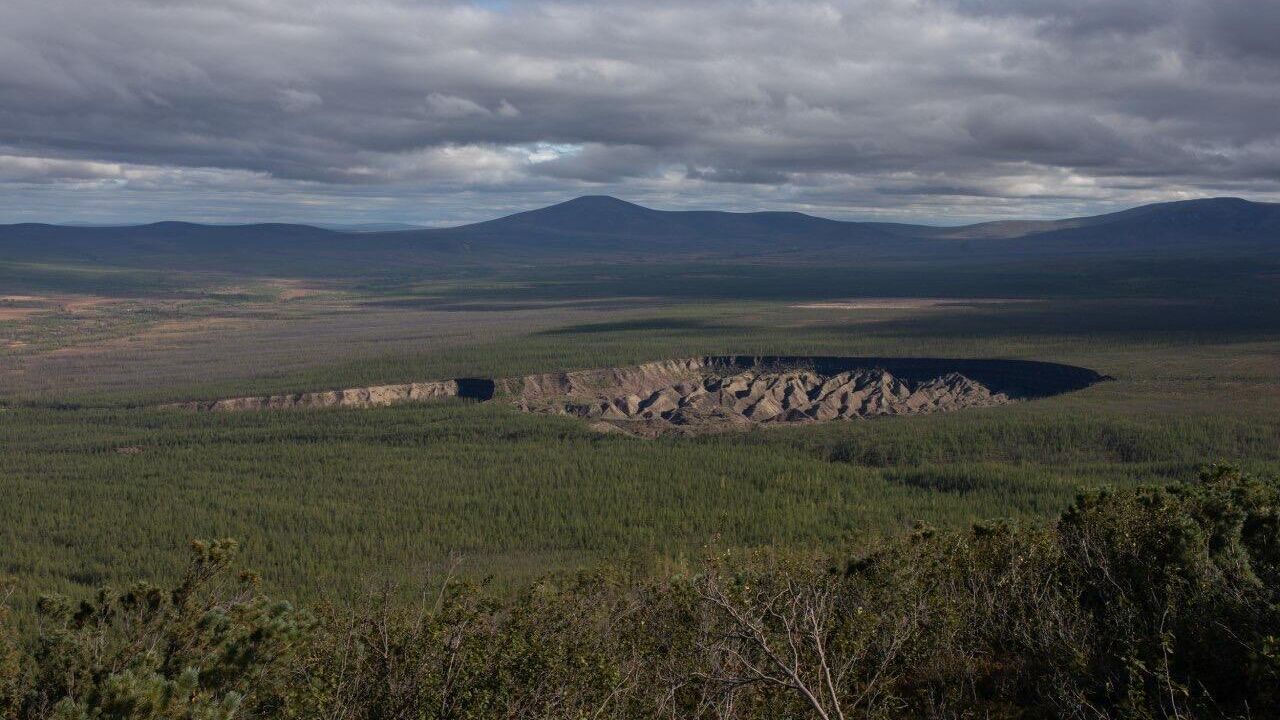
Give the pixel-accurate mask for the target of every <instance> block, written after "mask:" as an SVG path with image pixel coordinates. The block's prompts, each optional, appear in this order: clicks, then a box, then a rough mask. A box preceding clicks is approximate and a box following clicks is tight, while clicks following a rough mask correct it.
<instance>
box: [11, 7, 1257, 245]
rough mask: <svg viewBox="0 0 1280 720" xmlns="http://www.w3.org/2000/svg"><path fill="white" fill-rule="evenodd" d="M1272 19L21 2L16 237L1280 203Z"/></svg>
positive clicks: (1232, 14) (952, 217)
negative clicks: (604, 210) (580, 206)
mask: <svg viewBox="0 0 1280 720" xmlns="http://www.w3.org/2000/svg"><path fill="white" fill-rule="evenodd" d="M1277 37H1280V2H1277V1H1276V0H1057V1H1054V0H847V1H846V0H833V1H832V2H784V1H780V0H779V1H774V0H758V1H752V0H739V1H737V2H720V1H718V0H698V1H697V2H693V1H691V0H679V1H676V2H667V1H666V0H656V1H655V0H649V1H647V2H620V1H613V0H591V1H589V2H588V1H584V2H574V1H569V2H558V1H557V2H543V1H541V0H506V1H501V0H493V1H489V2H430V1H424V0H307V1H304V0H4V2H3V3H0V222H19V221H31V220H39V221H56V222H62V221H78V222H79V221H101V222H129V221H150V220H157V219H163V218H181V219H192V220H208V221H256V220H280V221H312V222H390V221H395V222H411V223H421V224H448V223H456V222H463V221H470V220H476V219H485V218H489V217H493V216H495V215H500V214H503V213H506V212H510V211H515V210H521V209H527V208H531V207H537V206H540V205H545V204H549V203H552V202H557V201H560V200H564V199H568V198H571V197H574V196H577V195H583V194H611V195H616V196H619V197H622V198H625V199H628V200H633V201H635V202H640V203H642V204H646V205H650V206H654V207H661V208H686V207H699V208H722V209H735V210H755V209H796V210H803V211H807V212H812V213H814V214H819V215H826V216H831V217H841V218H855V219H859V218H865V219H895V220H910V221H926V222H936V223H957V222H962V221H967V220H973V219H987V218H997V217H1009V216H1018V217H1049V216H1065V215H1072V214H1081V213H1086V212H1095V211H1105V210H1110V209H1114V208H1118V207H1123V206H1129V205H1135V204H1140V203H1144V202H1149V201H1154V200H1165V199H1179V198H1187V197H1198V196H1206V195H1238V196H1244V197H1249V198H1252V199H1258V200H1280V41H1278V40H1277Z"/></svg>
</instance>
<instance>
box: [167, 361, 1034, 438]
mask: <svg viewBox="0 0 1280 720" xmlns="http://www.w3.org/2000/svg"><path fill="white" fill-rule="evenodd" d="M444 397H469V398H473V399H477V400H481V401H485V400H498V401H503V402H509V403H511V404H512V405H514V406H516V407H518V408H520V409H521V410H523V411H525V412H531V413H539V414H553V415H569V416H574V417H580V418H583V419H586V420H590V421H593V423H592V427H593V428H595V429H597V430H600V431H602V432H613V431H618V430H621V431H624V432H629V433H635V434H640V435H646V436H649V435H658V434H663V433H668V432H679V433H690V432H709V431H717V430H724V429H732V428H746V427H751V426H754V425H760V424H777V423H806V422H824V421H829V420H840V419H854V418H865V417H873V416H883V415H918V414H924V413H931V412H944V411H952V410H959V409H961V408H966V407H987V406H993V405H1002V404H1005V403H1008V402H1010V401H1011V398H1010V396H1009V395H1007V394H1005V393H1002V392H996V391H993V390H992V389H990V388H989V387H987V386H986V385H984V384H982V383H980V382H977V381H975V380H972V379H970V378H968V377H966V376H965V375H963V374H961V373H959V372H946V373H942V374H939V375H937V376H935V377H931V378H926V379H904V378H901V377H898V376H896V375H894V374H893V373H891V372H889V371H888V370H886V369H884V368H882V367H858V368H852V369H848V370H844V371H841V372H829V373H824V372H820V371H818V370H816V369H814V368H813V367H808V366H806V364H805V363H804V362H803V361H802V360H796V361H794V362H789V363H776V362H773V363H770V362H764V363H753V364H750V365H748V366H746V367H743V365H742V364H739V363H736V362H734V361H727V360H725V359H718V358H709V357H704V358H683V359H677V360H663V361H658V362H652V363H646V364H643V365H637V366H633V367H625V368H604V369H597V370H583V371H576V372H567V373H544V374H536V375H526V376H522V377H514V378H503V379H499V380H494V381H489V380H475V379H473V380H444V381H436V382H421V383H407V384H401V385H379V386H373V387H365V388H350V389H345V390H330V391H324V392H310V393H294V394H285V395H270V396H260V397H241V398H228V399H222V400H205V401H191V402H185V403H177V404H175V405H170V406H168V407H177V408H183V409H187V410H199V411H237V410H283V409H291V408H327V407H353V408H365V407H377V406H384V405H392V404H396V403H403V402H419V401H425V400H432V399H436V398H444Z"/></svg>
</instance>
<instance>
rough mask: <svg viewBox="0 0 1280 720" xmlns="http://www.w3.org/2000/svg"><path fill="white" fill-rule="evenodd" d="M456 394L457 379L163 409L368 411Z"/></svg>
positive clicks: (197, 401)
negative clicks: (358, 409) (384, 406)
mask: <svg viewBox="0 0 1280 720" xmlns="http://www.w3.org/2000/svg"><path fill="white" fill-rule="evenodd" d="M457 395H458V382H457V381H456V380H441V381H436V382H420V383H405V384H403V385H374V386H372V387H363V388H347V389H345V390H325V391H321V392H308V393H292V394H286V395H260V396H257V397H238V398H226V399H223V400H193V401H190V402H185V403H174V404H173V405H168V406H166V407H175V408H183V409H186V410H205V411H215V412H218V411H235V410H288V409H294V408H328V407H352V408H367V407H379V406H383V405H394V404H396V403H403V402H421V401H424V400H434V399H437V398H443V397H456V396H457Z"/></svg>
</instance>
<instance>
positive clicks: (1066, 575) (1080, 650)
mask: <svg viewBox="0 0 1280 720" xmlns="http://www.w3.org/2000/svg"><path fill="white" fill-rule="evenodd" d="M690 474H691V476H696V473H694V472H691V473H690ZM1277 508H1280V483H1277V481H1276V480H1274V479H1257V478H1253V477H1249V476H1247V475H1242V474H1241V473H1239V472H1238V471H1236V470H1232V469H1230V468H1226V467H1222V466H1219V467H1216V468H1213V469H1211V470H1209V471H1207V472H1205V473H1204V474H1203V475H1202V476H1201V478H1200V479H1199V480H1198V481H1195V482H1192V483H1188V484H1180V485H1174V486H1171V487H1167V488H1143V489H1139V490H1134V491H1127V492H1095V493H1088V494H1085V495H1082V496H1080V497H1079V498H1078V499H1077V500H1076V501H1075V502H1074V504H1072V505H1071V506H1070V508H1069V509H1067V511H1066V512H1065V513H1064V514H1062V515H1061V517H1060V518H1059V519H1058V521H1057V522H1056V523H1054V524H1051V525H1048V526H1039V525H1030V526H1023V525H1017V524H1012V525H1011V524H980V525H976V526H974V527H972V528H971V529H968V530H959V531H951V532H945V531H944V532H939V531H936V530H932V529H929V528H919V529H917V530H916V531H915V532H913V533H911V534H909V535H905V536H902V537H897V538H894V539H891V540H887V541H885V542H881V543H876V544H873V545H871V546H870V547H864V548H862V549H860V550H857V551H854V552H848V551H844V552H833V553H829V554H825V553H822V554H815V553H808V554H790V553H777V552H771V553H759V554H752V555H747V556H744V555H742V554H739V553H735V552H730V551H726V550H723V549H715V548H713V549H711V550H709V551H708V552H707V553H706V555H705V556H704V558H703V559H702V560H700V561H699V562H698V563H696V564H693V565H692V566H691V568H690V569H689V570H688V571H687V572H676V573H669V574H664V575H661V576H654V575H651V574H641V575H636V574H635V573H633V572H629V571H627V570H625V569H620V568H615V569H602V570H599V571H596V572H593V573H587V574H582V575H579V576H577V577H575V578H568V579H560V580H555V579H548V580H543V581H540V582H536V583H533V584H530V585H528V586H526V587H524V588H523V589H522V590H521V591H520V592H518V593H516V594H514V595H501V596H495V595H494V594H492V593H491V592H490V591H488V590H487V589H486V588H485V587H484V586H477V585H475V584H472V583H469V582H465V581H459V580H457V579H455V578H453V577H451V576H450V575H449V574H448V573H447V572H442V573H439V574H437V576H436V577H435V578H434V580H433V581H432V582H427V583H420V584H419V585H417V586H416V589H417V590H418V591H420V592H421V595H420V600H419V601H418V602H416V603H411V604H403V603H399V602H396V601H395V600H393V599H392V596H391V595H389V594H388V593H387V592H386V591H374V592H372V593H370V594H369V595H367V596H365V597H364V598H363V599H361V600H360V601H359V602H357V603H356V604H355V605H354V607H353V608H352V609H344V608H338V607H334V606H331V605H325V604H321V605H318V606H314V607H313V608H312V609H310V610H301V609H298V608H296V607H295V606H293V605H291V604H289V603H285V602H280V601H273V600H271V599H270V598H269V596H267V595H266V594H264V593H263V591H262V589H261V588H260V586H259V585H258V583H257V580H256V577H255V576H253V575H244V574H242V575H241V576H240V577H239V578H238V579H236V578H235V577H233V572H234V563H233V555H234V551H235V545H234V543H231V542H230V541H219V542H214V543H196V544H195V546H194V550H195V558H194V561H193V563H192V565H191V566H190V568H189V569H188V571H187V572H186V573H185V575H184V576H183V577H182V578H181V579H180V580H179V581H178V582H177V583H176V585H175V586H174V589H172V590H168V589H165V588H163V587H160V586H156V585H153V584H148V583H143V584H137V585H132V586H130V587H128V588H127V589H125V590H123V591H121V590H112V589H104V590H102V591H101V592H99V593H98V594H97V595H96V596H95V597H94V598H92V599H90V600H86V601H84V602H81V603H75V602H73V601H70V600H68V599H66V598H63V597H59V596H45V597H44V598H43V599H42V600H41V603H40V609H39V616H40V624H39V629H38V632H37V633H36V634H35V637H34V638H32V639H30V640H29V641H24V639H23V638H22V637H20V636H19V634H18V633H17V632H16V631H15V630H14V629H12V628H11V627H3V629H0V633H3V634H0V712H3V713H4V717H6V718H13V719H14V720H29V719H32V718H50V717H52V718H91V717H92V718H178V717H183V718H227V719H230V718H233V717H239V718H279V717H298V718H302V717H308V718H309V717H331V718H343V719H345V718H389V717H420V718H545V717H563V718H587V717H595V718H638V717H680V718H721V719H747V718H778V717H796V718H798V717H813V718H822V719H824V720H829V719H831V718H853V717H865V718H939V717H957V718H958V717H986V718H1041V717H1073V718H1091V717H1123V718H1179V717H1196V718H1242V719H1243V718H1254V717H1271V716H1273V715H1274V714H1275V713H1276V712H1277V711H1280V693H1278V692H1277V689H1278V688H1280V641H1278V639H1277V638H1278V637H1280V572H1278V570H1277V569H1278V568H1280V512H1278V511H1277ZM0 620H3V618H0ZM3 630H8V632H7V633H4V632H3Z"/></svg>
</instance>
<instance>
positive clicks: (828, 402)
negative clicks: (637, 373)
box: [514, 367, 1010, 434]
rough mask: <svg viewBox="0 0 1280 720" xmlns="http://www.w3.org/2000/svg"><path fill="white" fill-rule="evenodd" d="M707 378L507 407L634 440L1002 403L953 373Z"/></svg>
mask: <svg viewBox="0 0 1280 720" xmlns="http://www.w3.org/2000/svg"><path fill="white" fill-rule="evenodd" d="M708 370H712V371H711V372H708ZM713 370H714V367H710V368H703V372H702V373H701V374H697V375H693V374H692V373H681V375H682V377H677V378H671V379H668V380H667V381H666V382H662V381H661V380H659V379H658V378H653V377H651V376H642V377H644V378H645V379H652V380H653V382H651V383H648V384H644V383H637V384H635V385H633V386H632V387H631V388H628V389H626V390H613V391H612V392H610V391H608V390H605V391H603V392H601V391H598V390H596V389H594V388H593V389H592V390H590V391H587V392H578V393H575V394H570V395H552V396H537V397H528V396H517V397H516V398H515V399H514V402H515V403H516V405H517V406H518V407H520V408H521V409H523V410H525V411H528V412H538V413H551V414H565V415H573V416H576V417H582V418H586V419H590V420H595V421H598V422H604V423H608V424H610V425H613V426H614V427H615V428H617V429H621V430H627V431H631V432H639V433H641V434H654V433H661V432H664V431H675V432H699V431H713V430H716V429H722V428H732V427H744V426H749V425H755V424H761V423H768V424H778V423H809V422H825V421H829V420H840V419H854V418H864V417H873V416H881V415H919V414H924V413H931V412H942V411H950V410H959V409H962V408H967V407H987V406H992V405H1002V404H1005V403H1007V402H1010V399H1009V398H1008V397H1007V396H1006V395H1003V394H1001V393H995V392H992V391H991V390H990V389H989V388H987V387H986V386H984V385H982V384H980V383H977V382H974V381H972V380H970V379H969V378H966V377H964V376H963V375H960V374H958V373H949V374H947V375H944V376H942V377H939V378H935V379H932V380H928V381H924V382H909V381H905V380H902V379H899V378H897V377H895V376H894V375H892V374H891V373H889V372H888V371H886V370H883V369H879V368H870V369H858V370H852V371H847V372H842V373H837V374H835V375H823V374H820V373H817V372H813V371H809V370H757V369H752V370H746V371H741V372H736V373H732V374H727V375H726V374H720V373H716V372H714V371H713ZM690 375H692V376H690ZM599 429H602V430H603V429H605V428H599Z"/></svg>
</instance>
